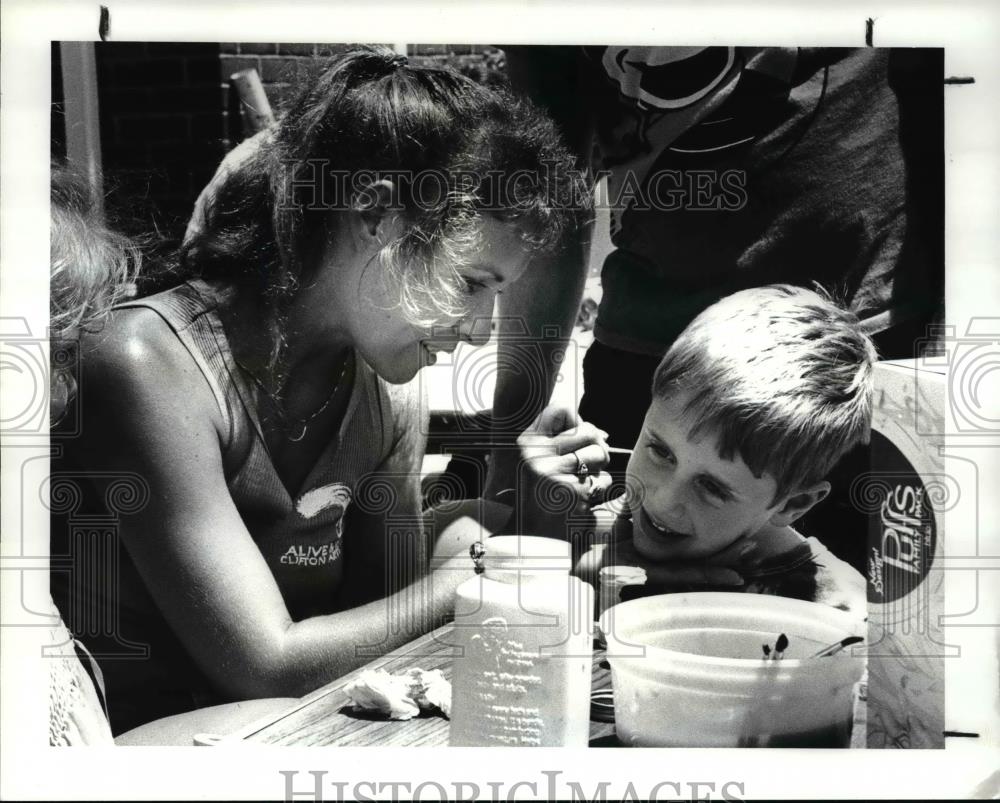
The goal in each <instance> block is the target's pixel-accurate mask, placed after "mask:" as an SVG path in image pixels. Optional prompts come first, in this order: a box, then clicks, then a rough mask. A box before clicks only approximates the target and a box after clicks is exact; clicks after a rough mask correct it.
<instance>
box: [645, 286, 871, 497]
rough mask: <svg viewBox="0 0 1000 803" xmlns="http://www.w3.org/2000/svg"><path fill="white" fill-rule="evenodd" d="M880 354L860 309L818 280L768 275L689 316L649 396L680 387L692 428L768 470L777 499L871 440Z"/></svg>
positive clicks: (722, 450)
mask: <svg viewBox="0 0 1000 803" xmlns="http://www.w3.org/2000/svg"><path fill="white" fill-rule="evenodd" d="M877 359H878V355H877V352H876V350H875V345H874V344H873V342H872V340H871V338H870V337H869V336H868V335H867V334H865V333H864V332H863V331H862V329H861V327H860V325H859V322H858V319H857V317H856V316H855V315H854V314H853V313H852V312H849V311H847V310H845V309H843V308H842V307H840V306H838V305H837V304H835V303H834V302H833V301H832V300H831V299H830V298H829V296H827V295H826V293H825V292H824V291H822V289H821V288H820V289H819V292H816V291H813V290H807V289H805V288H802V287H795V286H792V285H787V284H780V285H770V286H767V287H761V288H754V289H750V290H744V291H741V292H738V293H734V294H733V295H730V296H727V297H726V298H723V299H722V300H721V301H719V302H717V303H715V304H713V305H712V306H711V307H709V308H708V309H706V310H704V311H703V312H702V313H701V314H700V315H699V316H698V317H697V318H695V319H694V321H692V322H691V324H690V325H689V326H688V327H687V328H686V329H685V330H684V331H683V332H682V333H681V335H680V336H679V337H678V338H677V340H676V341H675V342H674V344H673V345H672V346H671V348H670V350H669V351H668V352H667V354H666V356H665V357H664V358H663V360H662V361H661V362H660V365H659V366H658V367H657V369H656V373H655V374H654V377H653V389H652V390H653V398H654V399H665V398H669V397H674V396H677V395H679V394H680V395H683V396H684V397H685V398H686V403H685V407H684V415H685V416H687V417H689V418H690V419H691V420H693V426H692V435H693V436H714V437H715V438H717V448H718V450H719V455H720V456H721V457H723V458H724V459H733V458H734V457H735V456H737V455H738V456H739V457H740V458H741V459H742V460H743V462H744V463H746V464H747V466H748V467H749V468H750V470H751V471H752V472H753V473H754V474H755V475H756V476H758V477H760V476H763V475H764V474H765V473H766V474H770V475H771V476H773V477H774V478H775V480H776V482H777V491H776V496H775V501H777V499H779V498H781V497H783V496H785V495H787V494H790V493H793V492H794V491H795V490H796V489H799V488H806V487H809V486H810V485H813V484H815V483H816V482H819V481H821V480H822V479H823V478H824V477H826V475H827V474H828V473H829V472H830V470H831V469H832V468H833V467H834V465H835V464H836V463H837V461H838V460H840V458H841V457H842V456H843V455H844V454H845V453H847V452H848V451H849V450H850V449H851V448H853V447H854V446H855V445H857V444H860V443H866V442H867V441H868V438H869V436H870V432H871V416H872V398H873V380H872V377H873V372H874V366H875V362H876V361H877Z"/></svg>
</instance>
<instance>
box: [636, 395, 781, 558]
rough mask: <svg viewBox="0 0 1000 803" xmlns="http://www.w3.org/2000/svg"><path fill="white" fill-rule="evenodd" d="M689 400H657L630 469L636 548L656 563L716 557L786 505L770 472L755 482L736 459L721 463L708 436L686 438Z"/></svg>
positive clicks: (637, 444)
mask: <svg viewBox="0 0 1000 803" xmlns="http://www.w3.org/2000/svg"><path fill="white" fill-rule="evenodd" d="M685 401H686V399H685V398H684V397H683V396H677V397H674V398H671V399H667V400H664V399H654V400H653V403H652V404H651V405H650V407H649V410H648V411H647V412H646V418H645V421H644V422H643V427H642V432H641V433H640V435H639V440H638V441H637V442H636V445H635V451H634V452H633V454H632V458H631V459H630V460H629V464H628V469H627V472H628V476H627V483H628V486H629V496H630V499H632V500H634V502H633V503H632V522H633V525H632V533H633V544H634V546H635V549H636V551H637V552H639V554H640V555H642V556H643V557H645V558H647V559H649V560H652V561H664V560H670V559H675V558H676V559H683V560H696V559H702V558H706V557H709V556H711V555H714V554H715V553H717V552H720V551H721V550H724V549H725V548H726V547H729V546H731V545H732V544H733V542H735V541H736V540H738V539H739V538H740V537H742V536H745V535H752V534H754V533H755V532H757V531H758V530H759V529H761V528H762V527H763V526H764V525H765V524H767V523H768V522H769V521H770V520H771V518H772V517H773V516H774V515H775V514H776V513H777V512H778V511H779V509H781V507H782V500H780V499H779V500H775V499H774V495H775V491H776V490H777V483H776V481H775V479H774V478H773V477H772V476H771V475H770V474H764V475H763V476H762V477H756V476H754V474H753V472H752V471H751V470H750V469H749V467H748V466H747V464H746V463H744V462H743V460H742V459H741V458H740V457H739V456H737V457H736V458H735V459H733V460H725V459H723V458H722V457H720V456H719V453H718V451H717V450H716V439H715V437H714V436H712V435H710V434H709V435H703V436H701V437H700V438H698V439H697V440H691V439H690V438H689V436H690V433H691V422H690V421H689V420H687V419H686V418H685V417H684V416H683V415H682V411H683V409H684V402H685ZM772 503H773V504H772Z"/></svg>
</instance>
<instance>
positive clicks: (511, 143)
mask: <svg viewBox="0 0 1000 803" xmlns="http://www.w3.org/2000/svg"><path fill="white" fill-rule="evenodd" d="M383 178H388V179H391V180H392V181H393V183H394V185H395V187H396V190H397V193H398V195H397V197H396V198H395V199H394V202H395V203H397V204H398V206H397V207H396V208H395V210H394V211H398V212H399V213H400V214H401V215H402V217H403V218H404V220H406V222H407V223H408V224H409V225H407V226H406V231H405V233H404V234H403V235H402V236H401V237H400V238H399V239H397V240H396V241H395V242H392V243H390V244H388V245H387V246H386V248H385V249H384V250H383V251H382V253H381V254H380V261H381V263H382V265H383V266H384V268H385V269H386V270H387V271H389V272H390V275H392V276H394V278H395V279H396V280H397V284H398V286H399V288H400V291H399V292H400V295H399V303H400V307H401V308H402V310H403V311H404V312H405V314H406V316H407V318H408V319H409V320H410V321H411V322H412V323H415V324H418V325H430V324H432V323H435V322H439V321H441V320H442V319H444V318H449V317H454V316H456V315H461V314H462V312H463V304H464V302H465V296H464V293H463V289H464V286H463V284H462V282H461V280H460V277H459V274H458V271H459V269H460V268H461V267H462V264H463V260H464V259H465V258H466V257H467V255H468V254H469V253H470V250H471V248H472V247H473V246H474V245H475V244H476V233H477V230H478V226H477V222H478V220H479V219H480V217H481V215H483V214H484V213H490V214H494V215H497V216H499V217H501V218H502V219H505V220H514V221H516V222H517V223H518V224H519V225H520V227H521V231H522V232H523V236H524V238H525V244H526V247H528V248H531V249H543V248H551V247H554V246H555V245H556V244H557V243H559V241H560V239H561V236H562V234H563V232H564V231H565V230H566V229H567V228H569V227H572V226H575V225H578V224H579V222H580V220H581V217H582V215H584V214H586V213H587V212H588V211H589V203H590V197H591V196H590V188H589V186H588V183H587V181H586V180H585V178H584V177H583V175H582V174H581V173H580V172H578V171H577V170H576V169H575V166H574V163H573V159H572V158H571V156H570V155H569V153H568V152H567V150H566V149H565V148H564V146H563V145H562V142H561V139H560V137H559V135H558V133H557V131H556V128H555V126H554V125H553V124H552V122H551V121H550V120H548V119H547V118H546V117H544V116H543V115H542V114H541V113H540V112H538V111H537V110H536V109H535V108H534V107H532V106H530V105H529V104H528V103H527V102H526V101H524V100H522V99H519V98H516V97H514V96H513V95H511V94H509V93H508V92H506V91H505V90H502V89H497V88H487V87H485V86H481V85H478V84H476V83H475V82H474V81H472V80H470V79H468V78H466V77H464V76H462V75H460V74H459V73H457V72H455V71H453V70H450V69H442V68H436V67H420V66H416V65H412V64H409V63H408V62H407V60H406V58H405V57H402V56H398V55H396V54H395V53H394V52H393V51H391V50H389V49H387V48H384V47H358V48H355V49H352V50H350V51H348V52H346V53H344V54H343V55H341V56H338V57H336V58H335V59H333V60H332V62H331V63H330V64H329V66H328V67H327V68H326V69H325V70H323V71H322V72H320V73H318V74H316V75H315V76H313V77H312V78H311V79H310V80H309V81H307V83H306V85H305V86H304V87H303V88H302V90H301V92H300V93H299V95H298V96H297V98H296V99H295V100H294V101H293V102H292V103H291V104H290V105H289V106H288V108H287V109H286V111H285V113H284V114H283V115H282V117H281V118H280V120H279V121H278V122H277V123H276V124H275V125H274V126H273V127H272V128H271V129H270V130H269V131H267V132H266V133H265V134H264V135H262V136H261V137H260V143H259V145H258V146H257V147H256V148H253V149H251V150H249V152H248V153H247V154H246V156H245V158H243V159H242V160H239V161H237V162H236V163H235V164H233V165H232V166H231V169H227V170H225V171H223V172H221V173H220V174H219V175H217V178H216V186H214V187H212V191H211V192H210V193H209V195H210V196H211V197H209V199H208V201H207V203H206V204H205V208H204V212H205V218H204V221H203V223H202V224H201V225H200V226H198V227H196V229H195V230H194V232H193V236H189V238H188V240H187V241H186V242H185V244H184V245H183V246H182V249H181V270H182V273H184V274H187V275H197V276H201V277H204V278H221V279H225V280H228V281H232V282H239V283H244V284H250V285H251V286H253V287H255V290H256V292H257V294H258V295H259V297H260V298H261V299H264V300H265V301H266V302H267V304H268V308H269V309H270V310H271V311H272V312H273V313H275V320H274V321H273V323H278V322H280V314H281V310H282V306H283V303H284V302H285V301H287V299H288V297H289V296H290V295H291V293H292V292H293V291H294V289H295V288H296V287H297V286H298V284H299V283H300V282H301V281H302V280H304V279H307V278H308V274H309V271H310V270H313V269H314V268H315V265H314V264H312V263H314V262H315V261H316V256H317V249H318V248H319V247H321V244H322V243H323V242H324V241H325V238H326V236H327V226H328V225H329V217H330V212H331V211H332V210H336V209H348V208H351V207H352V205H357V204H358V203H364V194H365V190H366V189H367V188H368V187H370V186H371V185H372V184H374V183H375V182H376V181H379V180H380V179H383ZM278 331H280V326H279V327H278Z"/></svg>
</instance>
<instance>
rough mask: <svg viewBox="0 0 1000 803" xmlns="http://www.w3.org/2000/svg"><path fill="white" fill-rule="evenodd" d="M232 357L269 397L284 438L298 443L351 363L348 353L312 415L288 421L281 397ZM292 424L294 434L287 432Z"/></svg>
mask: <svg viewBox="0 0 1000 803" xmlns="http://www.w3.org/2000/svg"><path fill="white" fill-rule="evenodd" d="M233 359H234V360H235V362H236V364H237V365H238V366H239V367H240V368H241V369H242V370H243V372H244V373H245V374H246V375H247V376H249V377H250V378H251V379H252V380H253V382H254V384H255V385H256V386H257V387H258V388H259V389H260V390H261V391H263V393H264V395H265V396H267V398H268V399H270V401H271V406H272V407H274V410H275V412H277V414H278V416H279V417H280V418H281V428H282V429H283V430H284V432H285V438H286V439H287V440H289V441H291V442H292V443H298V442H299V441H301V440H302V439H303V438H304V437H305V436H306V430H308V429H309V425H310V424H311V423H312V422H313V421H315V420H316V418H317V417H318V416H320V415H322V413H323V412H324V411H325V410H326V408H327V407H329V406H330V402H332V401H333V398H334V396H336V395H337V391H338V390H340V383H341V381H342V380H343V379H344V374H345V373H347V366H348V365H350V363H351V358H350V355H348V357H347V359H345V360H344V365H343V367H342V368H341V369H340V375H339V376H338V377H337V381H336V382H335V383H334V385H333V390H332V391H331V392H330V395H329V396H328V397H327V399H326V401H325V402H323V404H321V405H320V406H319V407H318V408H317V409H316V410H315V412H313V413H312V415H309V416H306V417H305V418H302V419H299V420H298V421H289V420H288V417H287V416H286V415H285V411H284V409H283V408H282V405H281V399H280V398H279V397H277V396H275V395H274V394H273V393H271V391H269V390H268V389H267V386H266V385H265V384H264V383H263V382H262V381H261V380H260V377H258V376H257V375H256V374H255V373H254V372H253V371H251V370H250V369H249V368H247V367H246V366H245V365H244V364H243V363H242V362H240V361H239V360H237V359H236V358H235V357H234V358H233ZM293 426H294V427H295V428H296V430H297V431H298V434H296V435H291V434H289V432H293V431H295V430H292V427H293Z"/></svg>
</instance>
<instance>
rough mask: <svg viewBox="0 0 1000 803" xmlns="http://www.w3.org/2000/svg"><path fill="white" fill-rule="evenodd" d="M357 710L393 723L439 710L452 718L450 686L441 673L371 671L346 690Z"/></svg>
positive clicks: (438, 671)
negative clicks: (426, 710) (378, 714)
mask: <svg viewBox="0 0 1000 803" xmlns="http://www.w3.org/2000/svg"><path fill="white" fill-rule="evenodd" d="M344 692H345V694H347V696H348V697H349V698H350V699H351V702H352V703H354V705H356V706H357V707H358V708H364V709H367V710H370V711H380V712H381V713H383V714H386V715H387V716H388V717H389V718H390V719H413V717H415V716H417V715H418V714H419V713H420V709H421V708H434V707H435V706H437V707H438V708H440V709H441V711H442V712H443V713H444V715H445V716H450V714H451V683H449V682H448V680H447V679H446V678H445V676H444V675H443V674H442V673H441V670H440V669H431V670H424V669H410V670H408V671H406V672H400V673H398V674H395V675H390V674H389V673H388V672H386V671H385V670H384V669H368V670H365V671H364V672H362V673H361V674H360V675H359V676H358V677H357V678H356V679H355V680H352V681H351V682H350V683H348V684H347V686H345V687H344Z"/></svg>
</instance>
